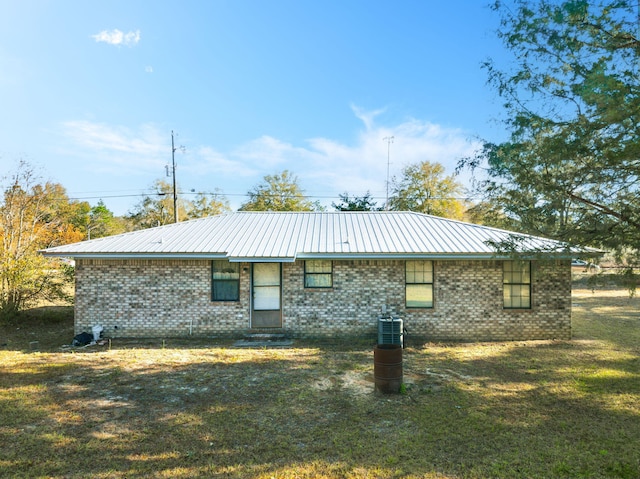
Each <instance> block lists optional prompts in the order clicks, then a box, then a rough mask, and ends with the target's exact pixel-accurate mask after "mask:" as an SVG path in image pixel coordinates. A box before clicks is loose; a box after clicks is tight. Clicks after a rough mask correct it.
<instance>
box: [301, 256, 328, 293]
mask: <svg viewBox="0 0 640 479" xmlns="http://www.w3.org/2000/svg"><path fill="white" fill-rule="evenodd" d="M304 287H305V288H331V287H333V265H332V263H331V261H330V260H325V259H314V260H309V261H305V262H304Z"/></svg>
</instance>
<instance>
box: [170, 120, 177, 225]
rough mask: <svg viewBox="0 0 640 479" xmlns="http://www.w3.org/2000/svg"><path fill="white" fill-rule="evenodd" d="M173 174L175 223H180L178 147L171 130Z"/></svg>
mask: <svg viewBox="0 0 640 479" xmlns="http://www.w3.org/2000/svg"><path fill="white" fill-rule="evenodd" d="M171 172H172V173H173V222H174V223H177V222H178V191H177V190H176V147H175V146H174V143H173V130H171Z"/></svg>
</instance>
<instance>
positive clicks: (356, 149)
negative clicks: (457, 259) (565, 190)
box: [0, 0, 507, 215]
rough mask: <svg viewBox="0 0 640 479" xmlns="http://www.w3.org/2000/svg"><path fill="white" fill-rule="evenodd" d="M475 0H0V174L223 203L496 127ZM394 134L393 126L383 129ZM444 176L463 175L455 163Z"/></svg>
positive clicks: (116, 207)
mask: <svg viewBox="0 0 640 479" xmlns="http://www.w3.org/2000/svg"><path fill="white" fill-rule="evenodd" d="M486 3H487V2H486V1H485V0H401V1H398V2H388V1H379V0H347V1H344V0H323V1H318V0H268V1H267V0H229V1H227V0H199V1H195V0H181V1H169V0H125V1H121V0H109V1H106V0H102V1H90V2H89V1H86V0H51V1H48V0H23V1H15V0H0V7H1V11H2V15H1V16H0V177H6V176H7V175H8V174H9V173H11V172H13V171H15V168H16V164H17V162H18V161H19V160H26V161H28V162H29V163H30V164H31V165H33V166H35V167H36V168H37V169H38V171H39V173H40V175H41V176H42V177H43V179H45V180H51V181H54V182H57V183H61V184H62V185H63V186H64V187H65V188H66V190H67V193H68V194H69V196H70V197H71V198H73V199H78V200H82V201H88V202H89V203H91V204H92V205H95V204H96V203H97V202H98V201H99V200H100V199H102V200H103V201H104V203H105V204H106V206H107V207H108V208H109V209H111V210H112V211H113V212H114V213H116V214H117V215H124V214H126V213H127V212H129V211H131V210H132V209H133V208H134V207H135V205H136V204H137V203H139V202H140V200H141V195H142V194H153V193H154V190H153V184H154V182H155V181H156V180H159V179H162V180H171V178H168V177H166V168H165V167H166V165H168V164H171V161H172V153H173V151H172V146H171V134H172V132H174V135H175V139H174V141H175V162H176V178H177V183H178V185H179V191H180V193H181V195H183V196H184V197H185V198H193V195H194V194H195V193H197V192H205V193H207V192H214V191H216V189H218V190H220V191H221V192H222V193H223V194H224V195H225V196H226V197H227V199H228V200H229V202H230V204H231V206H232V208H233V209H236V208H238V207H239V206H240V204H241V203H242V202H244V201H246V200H247V196H246V194H247V192H248V191H250V190H251V189H253V188H254V187H255V186H256V185H258V184H260V183H262V182H263V179H264V177H265V175H273V174H279V173H281V172H282V171H283V170H289V172H291V173H292V174H293V175H294V176H295V177H297V179H298V183H299V185H300V187H301V188H302V190H303V191H304V193H305V195H307V196H309V197H310V199H311V200H312V201H316V200H317V201H319V202H320V203H321V204H323V205H325V206H327V207H328V208H329V209H331V208H330V206H331V203H332V202H338V201H339V195H340V194H342V193H348V194H349V195H350V196H362V195H364V194H366V193H367V192H370V193H371V195H372V196H373V197H374V198H375V200H376V201H377V202H378V204H379V205H382V204H383V203H384V202H385V199H386V188H387V180H388V179H389V180H391V179H393V177H398V176H399V175H401V172H402V169H403V168H404V167H406V166H407V165H410V164H415V163H418V162H421V161H430V162H439V163H441V164H443V165H444V166H445V168H446V170H447V172H448V173H449V174H453V173H454V169H455V166H456V164H457V162H458V160H459V159H460V158H462V157H465V156H469V155H471V154H472V153H473V151H474V150H475V149H477V148H478V147H479V145H480V144H481V141H483V140H488V141H500V140H503V139H505V138H506V132H505V131H504V127H503V126H502V124H501V123H500V121H499V120H500V119H501V117H502V115H503V111H502V108H501V101H500V99H499V98H498V97H497V94H496V92H495V91H494V90H492V89H491V88H490V87H489V86H488V85H487V73H486V71H485V70H483V69H482V68H481V64H482V63H483V62H484V61H486V60H487V59H489V58H491V59H493V60H494V61H496V62H498V63H500V62H502V61H506V60H505V59H506V58H507V53H506V52H505V50H504V48H503V46H502V44H501V43H500V41H499V40H498V39H497V37H496V36H495V29H496V28H497V24H498V19H497V17H496V14H495V13H494V12H492V11H491V10H490V9H489V8H488V7H487V6H486ZM391 137H393V139H392V140H389V138H391ZM458 180H459V181H460V182H461V183H463V185H465V186H469V184H470V179H469V173H463V174H462V175H461V176H460V177H459V178H458Z"/></svg>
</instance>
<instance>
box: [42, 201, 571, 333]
mask: <svg viewBox="0 0 640 479" xmlns="http://www.w3.org/2000/svg"><path fill="white" fill-rule="evenodd" d="M514 239H515V240H516V241H515V243H514V242H513V240H514ZM504 242H511V243H512V244H516V245H517V247H516V248H515V249H516V250H517V251H516V253H517V254H514V253H513V252H508V253H507V252H503V253H501V252H500V248H498V247H497V246H496V245H498V244H501V243H504ZM43 254H45V255H47V256H58V257H69V258H73V259H74V260H75V264H76V270H75V275H76V283H75V288H76V301H75V330H76V333H79V332H81V331H91V328H92V326H95V325H101V326H103V327H104V330H105V334H106V335H107V336H110V337H180V336H200V337H213V336H215V337H236V336H240V335H242V334H244V333H246V332H248V331H278V332H284V333H287V334H289V335H291V336H292V337H345V336H360V337H365V336H366V337H372V338H374V337H375V334H376V328H377V321H378V318H379V317H380V315H381V312H382V311H389V312H390V313H391V314H393V315H394V317H400V318H402V319H403V321H404V326H405V327H406V328H407V330H408V332H409V334H410V335H411V336H418V337H421V338H424V339H425V340H461V341H490V340H528V339H552V338H556V339H569V338H570V337H571V256H572V255H575V252H574V251H570V250H569V249H568V248H567V247H566V245H565V244H563V243H559V242H556V241H551V240H547V239H544V238H539V237H534V236H528V235H522V234H516V233H510V232H508V231H503V230H498V229H494V228H489V227H485V226H479V225H474V224H469V223H463V222H460V221H454V220H450V219H445V218H440V217H435V216H429V215H424V214H420V213H412V212H391V211H376V212H235V213H228V214H222V215H219V216H213V217H207V218H202V219H196V220H192V221H186V222H183V223H177V224H171V225H166V226H161V227H157V228H151V229H147V230H142V231H135V232H131V233H125V234H121V235H117V236H111V237H107V238H99V239H94V240H90V241H83V242H80V243H75V244H70V245H65V246H60V247H56V248H50V249H47V250H44V251H43Z"/></svg>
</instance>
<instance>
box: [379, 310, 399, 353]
mask: <svg viewBox="0 0 640 479" xmlns="http://www.w3.org/2000/svg"><path fill="white" fill-rule="evenodd" d="M378 344H399V345H400V346H402V347H404V333H403V328H402V319H401V318H393V317H380V318H379V319H378Z"/></svg>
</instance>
